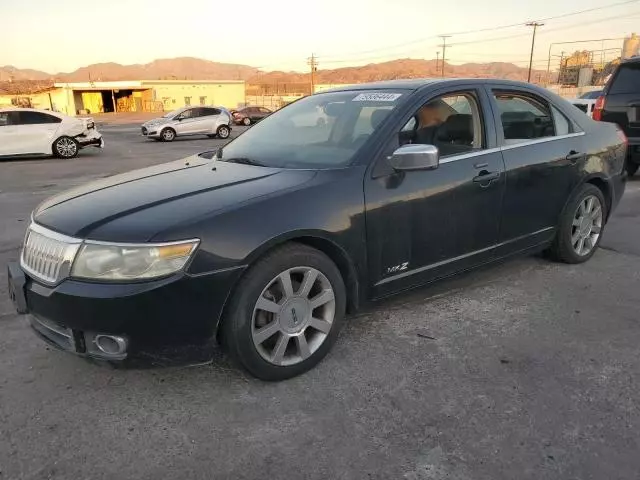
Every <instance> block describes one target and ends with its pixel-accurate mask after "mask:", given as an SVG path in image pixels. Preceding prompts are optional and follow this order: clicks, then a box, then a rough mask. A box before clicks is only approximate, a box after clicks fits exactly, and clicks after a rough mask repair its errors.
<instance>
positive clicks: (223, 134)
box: [218, 127, 229, 138]
mask: <svg viewBox="0 0 640 480" xmlns="http://www.w3.org/2000/svg"><path fill="white" fill-rule="evenodd" d="M218 136H219V137H220V138H227V137H228V136H229V129H228V128H227V127H220V128H219V129H218Z"/></svg>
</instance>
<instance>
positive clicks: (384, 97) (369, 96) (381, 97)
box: [352, 93, 402, 102]
mask: <svg viewBox="0 0 640 480" xmlns="http://www.w3.org/2000/svg"><path fill="white" fill-rule="evenodd" d="M401 96H402V94H401V93H361V94H360V95H357V96H356V97H354V99H353V100H352V101H353V102H395V101H396V100H397V99H398V98H400V97H401Z"/></svg>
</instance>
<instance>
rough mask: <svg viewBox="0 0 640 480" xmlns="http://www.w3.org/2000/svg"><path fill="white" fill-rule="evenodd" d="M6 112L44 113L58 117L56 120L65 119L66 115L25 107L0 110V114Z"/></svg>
mask: <svg viewBox="0 0 640 480" xmlns="http://www.w3.org/2000/svg"><path fill="white" fill-rule="evenodd" d="M6 112H38V113H46V114H47V115H53V116H54V117H58V118H65V117H66V115H64V114H62V113H59V112H54V111H52V110H43V109H40V108H25V107H6V108H0V113H6Z"/></svg>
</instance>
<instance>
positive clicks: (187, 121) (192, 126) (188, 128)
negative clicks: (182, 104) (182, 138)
mask: <svg viewBox="0 0 640 480" xmlns="http://www.w3.org/2000/svg"><path fill="white" fill-rule="evenodd" d="M199 110H200V109H199V108H189V109H187V110H185V111H184V112H182V113H181V114H180V116H179V118H180V119H181V120H180V121H179V122H178V123H177V124H176V132H177V133H178V135H193V134H194V133H197V129H198V120H199V118H198V116H199Z"/></svg>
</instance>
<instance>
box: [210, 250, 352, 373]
mask: <svg viewBox="0 0 640 480" xmlns="http://www.w3.org/2000/svg"><path fill="white" fill-rule="evenodd" d="M345 305H346V292H345V286H344V282H343V280H342V276H341V275H340V271H339V270H338V268H337V267H336V266H335V264H334V263H333V262H332V261H331V260H330V259H329V258H328V257H327V256H326V255H325V254H324V253H322V252H320V251H318V250H315V249H313V248H310V247H307V246H305V245H297V244H291V245H286V246H284V247H281V248H279V249H277V250H274V251H273V252H271V253H270V254H268V255H267V256H265V257H264V258H262V259H261V260H259V261H258V262H257V263H256V264H255V265H254V266H253V267H251V268H250V270H249V271H247V273H246V274H245V275H244V277H243V279H242V280H241V281H240V284H239V285H238V287H237V288H236V293H235V294H234V296H233V298H232V300H231V303H230V305H229V309H228V311H227V313H226V315H225V318H224V320H223V326H222V329H223V330H222V340H223V344H224V345H225V347H226V349H227V351H228V353H229V355H230V356H231V358H232V359H233V360H235V361H236V362H237V363H239V364H240V365H241V366H243V367H244V368H245V369H247V370H248V371H249V372H250V373H251V374H252V375H254V376H256V377H258V378H260V379H263V380H284V379H287V378H291V377H293V376H296V375H299V374H301V373H304V372H306V371H307V370H309V369H311V368H312V367H313V366H315V365H316V364H317V363H318V362H319V361H320V360H322V358H324V356H325V355H326V354H327V353H328V352H329V350H330V349H331V347H332V346H333V344H334V343H335V341H336V339H337V337H338V333H339V331H340V327H341V324H342V319H343V317H344V312H345Z"/></svg>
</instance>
